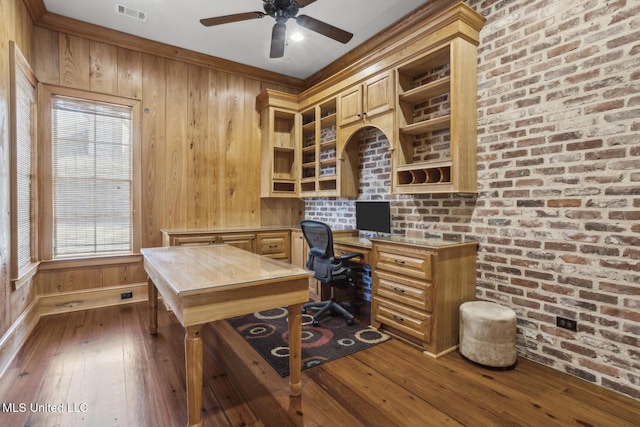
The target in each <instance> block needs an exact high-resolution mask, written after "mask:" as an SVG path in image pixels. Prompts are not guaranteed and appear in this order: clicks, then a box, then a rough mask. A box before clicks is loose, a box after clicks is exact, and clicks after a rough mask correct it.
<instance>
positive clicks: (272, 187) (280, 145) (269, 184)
mask: <svg viewBox="0 0 640 427" xmlns="http://www.w3.org/2000/svg"><path fill="white" fill-rule="evenodd" d="M258 104H259V106H260V110H261V112H260V121H261V127H262V175H261V191H260V195H261V196H262V197H298V193H299V189H298V185H299V179H298V164H299V156H300V154H299V151H300V114H299V113H298V112H297V108H298V101H297V97H296V96H294V95H289V94H284V93H279V92H275V91H271V90H266V91H264V92H262V93H261V94H260V95H259V96H258Z"/></svg>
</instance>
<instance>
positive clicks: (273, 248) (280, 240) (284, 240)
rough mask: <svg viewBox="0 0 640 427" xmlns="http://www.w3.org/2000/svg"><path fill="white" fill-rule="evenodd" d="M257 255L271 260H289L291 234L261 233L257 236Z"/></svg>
mask: <svg viewBox="0 0 640 427" xmlns="http://www.w3.org/2000/svg"><path fill="white" fill-rule="evenodd" d="M256 240H257V243H256V246H257V253H259V254H260V255H265V256H268V257H269V258H275V259H282V260H289V253H290V252H291V249H290V238H289V233H259V234H258V235H257V239H256Z"/></svg>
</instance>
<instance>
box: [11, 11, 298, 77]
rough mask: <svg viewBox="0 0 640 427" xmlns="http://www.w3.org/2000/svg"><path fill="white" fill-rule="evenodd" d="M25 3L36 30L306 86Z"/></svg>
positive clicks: (244, 74)
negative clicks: (56, 32) (45, 30)
mask: <svg viewBox="0 0 640 427" xmlns="http://www.w3.org/2000/svg"><path fill="white" fill-rule="evenodd" d="M23 2H24V4H25V6H26V8H27V10H28V12H29V15H30V16H31V19H32V20H33V22H34V25H36V26H37V27H41V28H46V29H48V30H53V31H58V32H61V33H66V34H71V35H74V36H78V37H83V38H88V39H90V40H94V41H98V42H104V43H108V44H111V45H114V46H118V47H121V48H125V49H131V50H135V51H139V52H142V53H147V54H150V55H156V56H160V57H163V58H166V59H173V60H178V61H184V62H188V63H191V64H195V65H199V66H203V67H207V68H211V69H214V70H219V71H225V72H230V73H233V74H238V75H242V76H244V77H249V78H253V79H256V80H261V81H264V82H268V83H273V84H276V85H280V86H288V87H291V88H292V89H296V90H303V89H305V87H306V86H305V82H304V80H302V79H297V78H294V77H290V76H286V75H284V74H279V73H274V72H271V71H267V70H263V69H261V68H257V67H251V66H249V65H244V64H240V63H238V62H234V61H229V60H226V59H222V58H218V57H215V56H210V55H205V54H202V53H198V52H194V51H192V50H188V49H181V48H179V47H176V46H171V45H168V44H165V43H160V42H156V41H152V40H148V39H145V38H142V37H138V36H134V35H131V34H127V33H124V32H121V31H116V30H111V29H109V28H104V27H100V26H98V25H94V24H89V23H87V22H82V21H78V20H75V19H71V18H67V17H64V16H61V15H57V14H54V13H49V12H47V10H46V8H45V6H44V3H43V0H23Z"/></svg>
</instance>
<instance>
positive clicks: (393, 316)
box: [371, 298, 432, 343]
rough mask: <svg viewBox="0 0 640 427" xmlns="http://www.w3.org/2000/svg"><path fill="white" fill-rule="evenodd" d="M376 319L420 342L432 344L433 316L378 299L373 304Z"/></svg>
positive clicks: (372, 308) (373, 313)
mask: <svg viewBox="0 0 640 427" xmlns="http://www.w3.org/2000/svg"><path fill="white" fill-rule="evenodd" d="M371 310H372V315H373V316H375V319H376V320H377V321H378V322H380V323H382V324H385V325H387V326H389V327H391V328H394V329H397V330H398V331H400V332H403V333H405V334H407V335H409V336H412V337H414V338H417V339H418V340H420V341H423V342H426V343H430V342H431V323H432V322H431V315H430V314H427V313H424V312H420V311H417V310H413V309H411V308H410V307H406V306H404V305H402V304H397V303H395V302H393V301H390V300H387V299H384V298H377V299H375V300H374V301H373V302H372V304H371Z"/></svg>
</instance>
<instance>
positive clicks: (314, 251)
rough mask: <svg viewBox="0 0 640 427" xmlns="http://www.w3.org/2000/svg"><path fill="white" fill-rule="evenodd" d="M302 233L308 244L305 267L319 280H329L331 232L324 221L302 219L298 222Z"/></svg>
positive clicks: (331, 256) (331, 267)
mask: <svg viewBox="0 0 640 427" xmlns="http://www.w3.org/2000/svg"><path fill="white" fill-rule="evenodd" d="M300 228H302V234H303V235H304V238H305V240H306V241H307V244H308V245H309V258H308V259H307V268H308V269H309V270H312V271H313V272H314V273H315V278H316V279H318V280H320V281H321V282H330V281H331V279H332V273H333V267H334V266H333V264H334V254H333V233H331V227H329V226H328V225H327V224H325V223H324V222H320V221H313V220H304V221H302V222H301V223H300Z"/></svg>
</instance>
